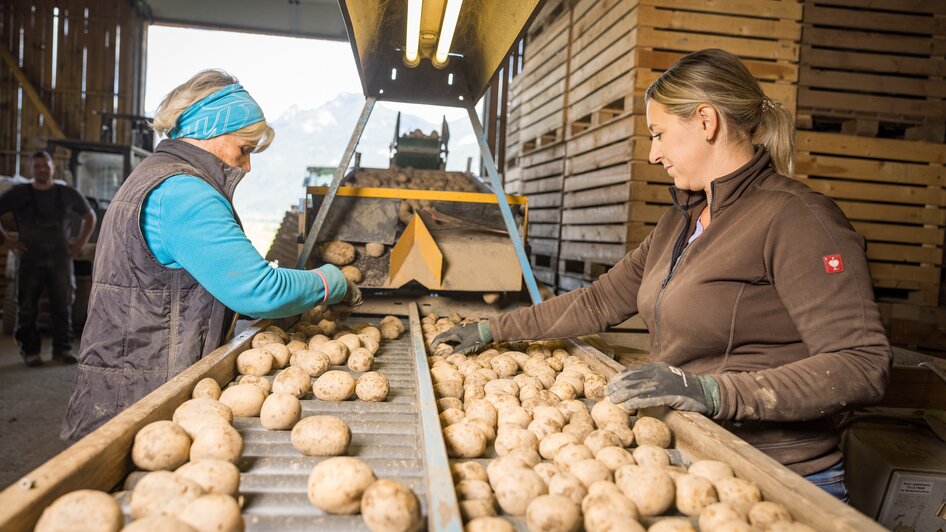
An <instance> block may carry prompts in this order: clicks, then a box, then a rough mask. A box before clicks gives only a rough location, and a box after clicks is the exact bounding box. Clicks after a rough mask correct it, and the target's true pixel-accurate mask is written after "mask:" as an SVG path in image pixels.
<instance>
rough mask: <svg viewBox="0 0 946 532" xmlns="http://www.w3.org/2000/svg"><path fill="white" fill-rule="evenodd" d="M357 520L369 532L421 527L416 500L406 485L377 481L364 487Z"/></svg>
mask: <svg viewBox="0 0 946 532" xmlns="http://www.w3.org/2000/svg"><path fill="white" fill-rule="evenodd" d="M361 517H362V518H363V519H364V520H365V524H367V525H368V528H370V529H371V530H372V532H380V531H384V532H402V531H404V532H406V531H414V530H418V529H420V527H421V525H422V524H423V521H422V518H421V514H420V501H419V500H418V499H417V495H415V494H414V492H413V491H411V489H410V488H408V487H407V486H405V485H403V484H401V483H399V482H395V481H393V480H388V479H381V480H378V481H375V482H374V483H373V484H371V485H370V486H368V489H367V490H365V494H364V495H363V496H362V497H361Z"/></svg>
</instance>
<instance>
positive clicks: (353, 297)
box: [342, 280, 364, 308]
mask: <svg viewBox="0 0 946 532" xmlns="http://www.w3.org/2000/svg"><path fill="white" fill-rule="evenodd" d="M346 284H347V286H346V288H345V297H343V298H342V303H344V304H346V305H348V306H349V307H352V308H355V307H360V306H361V304H362V303H364V300H363V299H362V298H361V289H359V288H358V286H357V285H355V283H353V282H351V281H348V280H346Z"/></svg>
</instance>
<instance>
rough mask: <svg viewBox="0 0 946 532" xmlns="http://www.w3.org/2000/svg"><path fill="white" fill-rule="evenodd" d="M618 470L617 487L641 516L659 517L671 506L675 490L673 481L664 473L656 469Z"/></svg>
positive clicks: (627, 468) (627, 467)
mask: <svg viewBox="0 0 946 532" xmlns="http://www.w3.org/2000/svg"><path fill="white" fill-rule="evenodd" d="M631 468H634V466H624V467H623V468H621V469H620V471H621V472H624V474H622V475H619V476H618V478H617V479H616V480H617V482H616V483H617V485H618V487H619V488H620V489H621V492H622V493H624V496H625V497H627V498H628V499H630V500H631V501H633V502H634V505H635V506H636V507H637V511H638V512H639V513H640V515H642V516H653V515H660V514H662V513H664V512H666V511H667V510H669V509H670V507H671V506H673V501H674V496H675V493H676V492H675V489H674V484H673V479H672V478H670V475H669V474H667V472H666V471H664V470H662V469H657V468H646V467H641V468H634V469H631Z"/></svg>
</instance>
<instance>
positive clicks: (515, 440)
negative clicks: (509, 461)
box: [494, 427, 539, 456]
mask: <svg viewBox="0 0 946 532" xmlns="http://www.w3.org/2000/svg"><path fill="white" fill-rule="evenodd" d="M494 447H495V449H496V454H498V455H499V456H506V455H507V454H509V451H511V450H513V449H515V448H517V447H527V448H530V449H534V450H538V448H539V440H538V438H536V436H535V434H534V433H533V432H531V431H528V430H525V429H520V428H516V427H509V428H506V429H500V430H499V431H497V433H496V442H495V443H494Z"/></svg>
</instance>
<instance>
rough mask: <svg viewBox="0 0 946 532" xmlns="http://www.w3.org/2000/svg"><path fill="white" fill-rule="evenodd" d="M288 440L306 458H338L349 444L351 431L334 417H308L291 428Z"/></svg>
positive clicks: (345, 424)
mask: <svg viewBox="0 0 946 532" xmlns="http://www.w3.org/2000/svg"><path fill="white" fill-rule="evenodd" d="M290 440H291V441H292V446H293V447H295V448H296V450H298V451H299V452H301V453H302V454H304V455H306V456H340V455H343V454H345V453H346V452H347V451H348V446H349V445H350V444H351V429H350V428H348V424H347V423H345V422H344V421H342V420H341V419H340V418H337V417H335V416H309V417H305V418H302V420H300V421H299V422H298V423H296V426H295V427H293V428H292V434H291V435H290Z"/></svg>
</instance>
